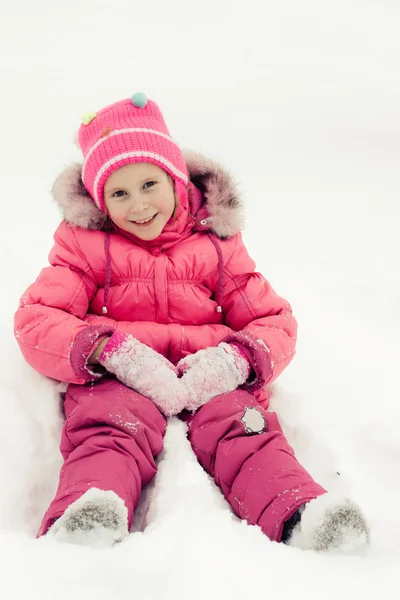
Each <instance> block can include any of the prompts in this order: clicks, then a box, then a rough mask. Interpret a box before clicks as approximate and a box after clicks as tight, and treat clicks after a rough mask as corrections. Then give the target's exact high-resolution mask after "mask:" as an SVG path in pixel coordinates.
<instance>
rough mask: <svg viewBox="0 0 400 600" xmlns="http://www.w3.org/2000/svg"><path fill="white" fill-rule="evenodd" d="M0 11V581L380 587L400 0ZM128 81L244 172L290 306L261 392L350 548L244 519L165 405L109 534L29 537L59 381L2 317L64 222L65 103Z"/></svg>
mask: <svg viewBox="0 0 400 600" xmlns="http://www.w3.org/2000/svg"><path fill="white" fill-rule="evenodd" d="M0 11H1V14H0V22H1V24H2V35H1V36H0V57H1V63H0V87H1V90H2V94H1V106H2V122H1V138H2V139H1V144H0V158H1V165H2V169H1V171H2V175H1V200H2V207H3V211H2V236H1V241H0V248H1V256H2V286H1V288H2V294H1V313H0V314H1V328H2V329H1V330H2V331H3V343H2V344H1V346H0V410H1V412H0V414H1V417H2V424H3V426H2V429H1V436H0V456H1V461H0V482H1V494H0V547H1V551H2V552H1V555H2V560H1V564H0V592H1V597H2V598H7V600H11V599H14V598H21V597H26V598H29V599H32V600H33V599H36V598H40V599H41V600H44V599H46V598H54V597H57V599H58V600H64V598H65V599H67V598H68V599H70V598H71V597H74V598H85V599H87V600H90V599H92V598H93V599H94V598H96V600H101V599H103V598H109V597H112V598H121V599H125V598H140V599H141V600H142V599H147V598H156V597H157V598H158V597H162V598H171V599H172V598H174V599H176V598H186V597H188V596H190V597H191V598H199V599H202V598H220V597H229V598H243V597H247V596H251V595H253V596H255V597H257V598H263V597H270V596H271V595H274V597H279V598H280V599H286V598H292V597H293V596H294V595H296V597H298V596H299V595H304V596H306V597H307V598H317V597H318V598H320V597H321V596H323V597H324V598H338V597H340V598H341V600H342V599H347V598H353V597H357V598H358V597H363V596H365V597H371V596H372V595H373V594H374V593H376V592H379V594H380V595H386V594H388V593H389V592H391V591H392V589H393V588H394V586H396V583H397V577H396V571H397V568H398V562H399V556H400V551H399V548H400V515H399V511H398V498H399V495H400V478H399V476H398V475H399V463H400V442H399V435H398V425H399V422H400V419H399V417H400V403H399V401H398V396H399V392H398V377H397V372H398V357H399V353H398V336H399V329H400V327H399V317H398V305H399V299H400V284H399V276H398V273H399V269H398V256H399V254H400V253H399V241H398V240H399V235H398V231H399V216H400V209H399V204H398V198H399V191H400V189H399V177H398V165H399V158H400V157H399V133H400V132H399V129H400V120H399V112H398V106H399V100H400V81H399V73H400V68H399V67H400V53H399V50H400V38H399V36H398V30H399V17H400V8H399V5H398V3H395V2H392V1H390V0H379V1H378V0H371V1H369V2H365V1H361V0H356V1H355V2H352V3H349V2H345V1H344V0H338V1H337V2H335V3H331V4H328V3H322V2H317V0H305V1H304V2H301V3H299V2H296V1H295V0H288V1H287V2H284V3H283V2H280V3H276V2H272V1H270V0H266V1H265V2H263V3H260V2H256V1H255V0H249V1H248V2H246V3H239V2H228V1H227V0H221V2H218V3H216V2H211V1H210V0H204V2H202V5H201V9H199V8H198V7H196V8H192V7H191V6H190V5H188V4H187V3H184V2H183V1H182V0H170V2H168V3H165V2H161V1H160V0H157V1H156V2H153V3H152V4H151V5H149V4H146V3H133V2H128V1H124V0H114V2H112V3H108V2H103V1H97V2H95V1H94V0H87V1H86V2H77V1H76V0H70V1H69V2H68V3H67V2H65V3H63V4H60V3H51V2H50V1H49V0H37V2H35V3H31V2H28V1H27V0H25V1H20V2H15V3H5V2H3V3H2V6H1V8H0ZM139 90H143V91H144V92H146V93H147V95H148V96H149V97H152V98H154V99H155V100H157V101H158V103H159V104H160V105H161V107H162V108H163V111H164V114H165V117H166V121H167V123H168V124H169V127H170V130H171V132H172V134H173V136H174V137H175V138H176V139H177V140H178V141H179V142H180V143H181V145H182V146H184V147H189V148H191V149H194V150H198V151H201V152H203V153H204V154H206V155H209V156H211V157H213V158H215V159H216V160H220V161H222V162H223V163H224V164H225V165H226V166H227V167H228V168H229V169H230V170H231V172H232V173H234V174H235V176H236V177H237V179H238V180H239V181H240V189H241V190H242V192H243V194H244V197H245V200H246V218H247V225H246V230H245V234H244V239H245V242H246V244H247V247H248V250H249V253H250V255H251V256H253V257H254V259H255V260H256V262H257V268H258V269H259V270H260V271H261V272H263V273H264V274H265V275H266V276H267V278H268V279H269V280H270V282H271V284H272V285H273V287H274V288H275V289H276V290H277V291H278V292H279V293H281V294H282V295H283V296H285V297H287V298H288V300H289V301H290V302H291V304H292V306H293V309H294V312H295V314H296V317H297V318H298V321H299V342H298V349H297V355H296V357H295V360H294V361H293V363H292V365H291V366H290V367H289V368H288V369H287V371H286V372H285V373H284V374H283V375H282V376H281V377H280V378H279V380H278V383H277V384H276V386H275V389H274V398H273V408H274V409H275V410H277V412H278V413H279V416H280V418H281V421H282V424H283V427H284V429H285V431H286V433H287V435H288V437H289V440H290V442H291V444H292V445H293V447H294V448H295V450H296V452H297V455H298V457H299V459H300V460H301V461H302V462H303V463H304V465H305V466H306V467H307V468H308V469H309V470H310V472H311V473H312V474H313V475H314V476H315V477H316V478H317V479H318V481H319V482H320V483H321V484H322V485H324V486H326V487H329V489H331V490H333V491H335V492H337V493H349V494H351V496H352V497H353V498H354V499H356V500H357V501H358V502H359V503H360V504H361V506H362V507H363V509H364V510H365V513H366V515H367V517H368V519H369V521H370V524H371V534H372V543H371V548H370V552H369V554H368V556H366V557H348V556H330V555H320V554H314V553H312V552H304V551H301V550H296V549H294V548H288V547H285V546H283V545H279V544H275V543H271V542H269V540H267V539H266V538H265V536H263V535H262V533H261V531H259V530H258V529H257V528H254V527H249V526H248V525H246V524H245V523H243V522H240V521H239V520H238V519H237V518H236V517H234V516H233V515H232V514H231V512H230V510H229V508H228V507H227V505H226V503H225V501H224V499H223V498H222V496H221V494H220V492H219V491H218V489H217V488H216V487H215V486H214V485H213V484H212V482H211V481H210V479H209V478H208V476H207V475H206V474H205V473H204V472H203V471H202V469H201V467H200V466H199V465H198V464H197V462H196V459H195V458H194V455H193V453H192V451H191V449H190V446H189V444H188V442H187V440H186V437H185V425H184V424H183V423H181V422H179V421H178V420H177V419H176V418H173V419H171V421H170V424H169V428H168V432H167V436H166V440H165V450H164V452H163V454H162V456H161V458H160V460H159V472H158V475H157V478H156V480H155V482H154V485H153V486H150V487H149V489H148V490H146V493H145V494H144V497H143V501H142V504H141V506H140V508H139V509H138V513H137V520H136V525H135V527H136V531H135V532H134V533H133V534H132V535H130V536H129V537H128V539H127V540H126V541H124V542H122V543H121V544H118V545H117V546H116V547H115V548H112V549H98V548H94V549H90V548H84V547H81V546H75V545H68V544H60V543H57V542H56V541H54V540H52V539H49V538H42V539H40V540H35V533H36V531H37V528H38V526H39V523H40V519H41V517H42V515H43V513H44V512H45V510H46V508H47V506H48V503H49V502H50V500H51V499H52V497H53V494H54V492H55V488H56V485H57V474H58V469H59V467H60V465H61V457H60V455H59V452H58V440H59V435H60V429H61V426H62V417H61V414H60V403H59V399H58V391H57V389H55V388H54V384H53V383H52V382H50V381H47V380H44V379H43V378H42V377H41V376H40V375H38V374H37V373H35V372H33V371H32V369H30V367H29V366H28V365H26V364H25V363H24V360H23V358H22V356H21V355H20V352H19V349H18V347H17V344H16V342H15V340H14V336H13V331H12V317H13V313H14V311H15V309H16V306H17V304H18V299H19V297H20V296H21V295H22V293H23V292H24V290H25V288H26V287H27V286H28V285H29V284H30V283H31V282H32V281H33V280H34V279H35V277H36V276H37V275H38V273H39V271H40V269H41V268H42V267H44V266H45V265H46V262H47V254H48V251H49V249H50V247H51V243H52V234H53V231H54V230H55V228H56V226H57V224H58V219H59V215H58V213H57V209H56V206H55V204H54V203H53V202H52V200H51V197H50V193H49V190H50V188H51V185H52V182H53V181H54V179H55V177H56V176H57V174H58V173H59V172H60V171H61V170H62V168H63V167H64V166H66V165H67V164H69V163H70V162H71V161H74V160H78V159H79V153H78V150H77V149H76V147H75V146H74V145H73V143H72V137H73V133H74V131H75V130H76V129H77V127H78V124H79V121H80V118H81V115H82V114H83V113H84V112H85V111H89V110H97V109H98V108H101V107H102V106H104V105H105V104H106V103H108V102H113V101H115V100H118V99H120V98H122V97H125V96H128V95H130V94H133V93H134V92H136V91H139ZM338 473H340V475H339V474H338Z"/></svg>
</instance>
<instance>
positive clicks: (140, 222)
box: [134, 215, 154, 225]
mask: <svg viewBox="0 0 400 600" xmlns="http://www.w3.org/2000/svg"><path fill="white" fill-rule="evenodd" d="M153 217H154V215H153ZM153 217H149V218H148V219H144V221H134V223H139V224H140V225H141V224H142V223H148V222H149V221H151V220H152V218H153Z"/></svg>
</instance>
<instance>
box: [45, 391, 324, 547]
mask: <svg viewBox="0 0 400 600" xmlns="http://www.w3.org/2000/svg"><path fill="white" fill-rule="evenodd" d="M251 408H254V409H255V410H256V411H257V414H256V413H255V412H254V410H251V411H250V413H249V412H248V411H249V409H251ZM64 411H65V417H66V421H65V424H64V428H63V432H62V438H61V445H60V450H61V453H62V455H63V458H64V464H63V467H62V469H61V472H60V480H59V485H58V489H57V492H56V496H55V498H54V500H53V501H52V503H51V505H50V507H49V508H48V510H47V512H46V514H45V516H44V518H43V521H42V524H41V527H40V529H39V531H38V534H37V537H39V536H41V535H44V534H45V533H46V532H47V530H48V529H49V527H50V526H51V525H52V524H53V523H54V522H55V521H56V520H57V519H58V518H59V517H60V516H61V515H62V514H63V513H64V511H65V510H66V508H67V507H68V506H69V505H70V504H71V503H72V502H74V501H75V500H77V499H78V498H79V497H80V496H82V495H83V494H84V493H85V492H86V491H87V490H88V489H89V488H92V487H96V488H100V489H103V490H112V491H114V492H115V493H116V494H118V496H120V498H122V499H123V500H124V502H125V505H126V507H127V509H128V526H129V528H130V527H131V525H132V521H133V515H134V511H135V509H136V507H137V504H138V502H139V498H140V493H141V490H142V489H143V487H144V486H146V485H147V484H148V483H149V482H150V481H151V480H152V479H153V477H154V475H155V473H156V464H155V458H156V457H157V455H158V454H159V453H160V452H161V450H162V446H163V437H164V434H165V431H166V420H165V418H164V416H163V415H162V414H161V413H160V412H159V410H158V409H157V408H156V407H155V405H154V404H153V403H152V402H151V400H149V399H148V398H145V397H144V396H141V395H140V394H138V393H136V392H134V391H133V390H131V389H130V388H128V387H126V386H124V385H123V384H121V383H120V382H119V381H118V380H116V379H103V380H101V381H99V382H95V383H91V384H87V385H74V384H70V385H69V386H68V389H67V391H66V394H65V399H64ZM246 415H247V416H248V417H246ZM254 417H256V418H254ZM246 419H247V420H246ZM186 420H187V424H188V438H189V440H190V443H191V445H192V448H193V450H194V452H195V453H196V456H197V458H198V460H199V462H200V464H201V465H202V466H203V468H204V469H205V470H206V471H207V472H208V473H210V475H211V476H212V477H213V478H214V480H215V482H216V484H217V485H218V486H219V487H220V488H221V490H222V492H223V494H224V496H225V498H226V499H227V500H228V502H229V504H230V505H231V507H232V509H233V510H234V512H235V513H236V514H237V515H238V516H239V517H240V518H242V519H245V520H246V521H247V522H248V523H249V524H251V525H259V526H260V527H261V529H262V531H263V532H264V533H265V534H266V535H267V536H268V537H269V538H270V539H271V540H275V541H278V542H279V541H280V540H281V535H282V528H283V524H284V522H285V521H286V520H287V519H289V518H290V517H291V516H292V515H293V513H294V512H295V511H296V510H297V509H298V508H299V507H300V506H301V505H302V504H304V503H305V502H308V501H309V500H312V499H313V498H316V497H317V496H319V495H321V494H323V493H325V490H324V489H323V488H322V487H321V486H320V485H318V484H317V483H315V481H314V480H313V479H312V477H311V476H310V475H309V473H308V472H307V471H306V470H305V469H304V468H303V467H302V466H301V465H300V464H299V463H298V461H297V460H296V458H295V456H294V452H293V450H292V448H291V447H290V446H289V444H288V442H287V440H286V438H285V437H284V435H283V433H282V430H281V428H280V426H279V423H278V420H277V417H276V415H275V413H272V412H269V411H266V410H264V409H263V408H262V407H261V406H260V405H259V404H258V403H257V401H256V400H255V398H254V397H253V396H252V395H251V394H249V393H248V392H245V391H243V390H236V391H235V392H231V393H228V394H222V395H220V396H217V397H216V398H213V399H212V400H210V401H209V402H208V403H207V404H206V405H205V406H203V407H202V408H200V409H199V410H198V411H197V413H196V414H195V415H194V416H192V415H190V416H188V417H187V418H186ZM260 422H261V423H262V424H263V426H262V427H261V429H262V431H259V433H253V432H252V431H251V430H249V426H250V427H254V423H257V427H258V429H260V427H259V424H260Z"/></svg>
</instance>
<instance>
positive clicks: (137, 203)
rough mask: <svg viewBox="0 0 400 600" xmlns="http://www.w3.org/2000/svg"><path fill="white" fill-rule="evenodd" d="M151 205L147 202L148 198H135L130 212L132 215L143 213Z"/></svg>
mask: <svg viewBox="0 0 400 600" xmlns="http://www.w3.org/2000/svg"><path fill="white" fill-rule="evenodd" d="M148 205H149V203H148V202H147V199H146V198H143V197H142V196H137V197H136V198H133V200H132V203H131V206H130V212H131V213H141V212H143V211H144V210H146V208H147V207H148Z"/></svg>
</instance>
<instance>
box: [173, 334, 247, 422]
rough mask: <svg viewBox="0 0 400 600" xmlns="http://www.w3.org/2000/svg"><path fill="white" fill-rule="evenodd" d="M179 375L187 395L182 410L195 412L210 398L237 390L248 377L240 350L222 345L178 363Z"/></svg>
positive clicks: (232, 346) (231, 345)
mask: <svg viewBox="0 0 400 600" xmlns="http://www.w3.org/2000/svg"><path fill="white" fill-rule="evenodd" d="M177 368H178V374H179V375H182V377H181V380H180V381H182V383H183V384H184V386H185V388H186V392H187V401H186V404H185V408H186V409H187V410H190V411H195V410H197V409H198V408H200V406H203V404H206V403H207V402H208V401H209V400H211V398H214V397H215V396H219V394H225V393H227V392H232V391H233V390H236V388H237V387H238V386H239V385H242V384H243V383H244V382H245V381H246V379H247V378H248V377H249V375H250V371H251V368H250V365H249V362H248V360H247V359H246V357H245V356H244V354H243V353H242V352H241V351H240V349H239V347H238V346H236V345H235V344H226V343H225V342H221V343H220V344H218V346H215V347H212V348H206V349H205V350H199V351H198V352H196V353H195V354H191V355H190V356H186V357H185V358H183V359H182V360H180V361H179V363H178V365H177Z"/></svg>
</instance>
